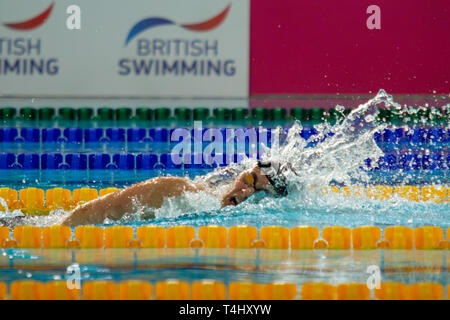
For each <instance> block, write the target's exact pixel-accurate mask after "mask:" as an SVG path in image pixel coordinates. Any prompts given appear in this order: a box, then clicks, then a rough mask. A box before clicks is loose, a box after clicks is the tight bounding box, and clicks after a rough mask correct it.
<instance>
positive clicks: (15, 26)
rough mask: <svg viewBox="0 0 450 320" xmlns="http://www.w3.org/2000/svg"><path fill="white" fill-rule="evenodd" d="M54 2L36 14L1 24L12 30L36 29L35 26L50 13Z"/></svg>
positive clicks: (42, 21) (41, 22)
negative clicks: (18, 20) (28, 17)
mask: <svg viewBox="0 0 450 320" xmlns="http://www.w3.org/2000/svg"><path fill="white" fill-rule="evenodd" d="M54 5H55V3H52V4H51V5H50V6H49V7H48V8H47V9H45V10H44V11H42V12H41V13H39V14H38V15H37V16H35V17H33V18H31V19H28V20H25V21H20V22H9V23H4V24H3V25H4V26H5V27H7V28H9V29H12V30H19V31H28V30H33V29H36V28H37V27H39V26H41V25H42V24H43V23H44V22H45V21H46V20H47V19H48V17H49V16H50V13H52V10H53V7H54Z"/></svg>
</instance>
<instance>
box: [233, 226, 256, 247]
mask: <svg viewBox="0 0 450 320" xmlns="http://www.w3.org/2000/svg"><path fill="white" fill-rule="evenodd" d="M256 239H258V229H256V228H255V227H251V226H236V227H230V228H229V229H228V246H229V248H233V249H248V248H251V246H252V242H253V241H255V240H256Z"/></svg>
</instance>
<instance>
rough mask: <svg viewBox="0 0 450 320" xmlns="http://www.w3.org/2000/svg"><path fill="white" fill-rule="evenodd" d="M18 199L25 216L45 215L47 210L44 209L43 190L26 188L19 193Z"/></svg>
mask: <svg viewBox="0 0 450 320" xmlns="http://www.w3.org/2000/svg"><path fill="white" fill-rule="evenodd" d="M19 199H20V201H22V202H23V205H24V207H23V209H22V211H23V213H24V214H27V215H46V214H48V210H47V209H46V208H45V207H44V204H45V196H44V190H42V189H39V188H26V189H22V190H20V191H19Z"/></svg>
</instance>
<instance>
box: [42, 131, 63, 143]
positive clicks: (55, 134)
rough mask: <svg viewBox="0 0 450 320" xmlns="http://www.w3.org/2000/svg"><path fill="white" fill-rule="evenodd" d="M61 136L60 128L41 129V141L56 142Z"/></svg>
mask: <svg viewBox="0 0 450 320" xmlns="http://www.w3.org/2000/svg"><path fill="white" fill-rule="evenodd" d="M59 137H61V129H59V128H44V129H42V142H56V141H58V139H59Z"/></svg>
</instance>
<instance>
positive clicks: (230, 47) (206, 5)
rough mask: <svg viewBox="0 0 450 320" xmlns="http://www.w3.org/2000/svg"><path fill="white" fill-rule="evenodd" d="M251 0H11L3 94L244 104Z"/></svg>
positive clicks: (3, 39)
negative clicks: (226, 100) (225, 100)
mask: <svg viewBox="0 0 450 320" xmlns="http://www.w3.org/2000/svg"><path fill="white" fill-rule="evenodd" d="M249 14H250V13H249V0H189V1H187V0H151V1H150V0H133V1H120V0H79V1H75V0H58V1H54V0H34V1H29V0H2V1H1V2H0V95H1V96H27V97H31V96H36V97H42V96H56V97H63V96H78V97H79V96H81V97H94V96H95V97H98V96H105V97H175V98H176V97H199V98H201V97H210V98H211V97H225V98H245V97H247V96H248V83H249V19H250V18H249Z"/></svg>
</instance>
